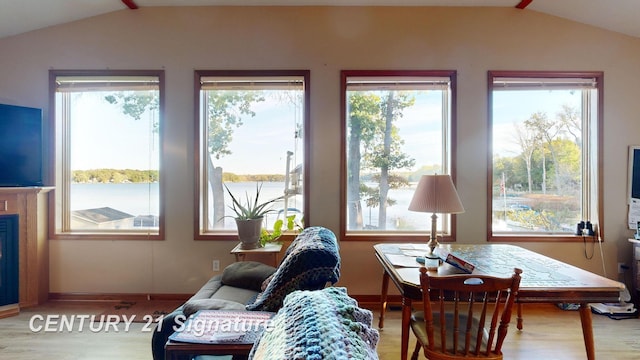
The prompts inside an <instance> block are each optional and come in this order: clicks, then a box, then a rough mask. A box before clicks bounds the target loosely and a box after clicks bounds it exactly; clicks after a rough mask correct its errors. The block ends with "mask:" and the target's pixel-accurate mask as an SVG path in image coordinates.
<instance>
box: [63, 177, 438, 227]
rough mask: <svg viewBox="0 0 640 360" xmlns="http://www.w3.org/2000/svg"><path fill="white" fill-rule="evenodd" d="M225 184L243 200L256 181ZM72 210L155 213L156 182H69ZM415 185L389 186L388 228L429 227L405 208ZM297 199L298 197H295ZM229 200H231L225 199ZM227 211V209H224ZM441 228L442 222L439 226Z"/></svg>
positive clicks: (265, 195)
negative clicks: (108, 209) (391, 200)
mask: <svg viewBox="0 0 640 360" xmlns="http://www.w3.org/2000/svg"><path fill="white" fill-rule="evenodd" d="M227 186H228V187H229V189H230V190H231V192H233V193H234V194H239V195H240V196H242V198H243V199H244V196H245V195H244V194H245V192H247V193H248V194H249V196H250V197H253V196H254V194H255V191H256V183H255V182H237V183H228V184H227ZM71 189H72V191H71V194H72V197H71V210H72V211H73V210H82V209H93V208H100V207H111V208H113V209H117V210H120V211H123V212H126V213H128V214H131V215H134V216H139V215H156V216H157V215H158V214H159V207H158V199H159V185H158V184H157V183H151V184H146V183H128V184H100V183H97V184H72V185H71ZM414 191H415V187H414V186H411V187H407V188H402V189H392V190H390V191H389V197H390V198H392V199H394V200H396V201H397V203H396V204H395V205H393V206H390V207H389V208H387V229H396V228H402V229H412V230H416V229H419V230H428V229H429V228H430V226H431V219H430V216H431V214H426V213H417V212H412V211H407V208H408V206H409V203H410V202H411V198H412V197H413V192H414ZM283 192H284V183H283V182H264V183H263V185H262V191H261V193H260V199H261V200H263V201H264V200H268V199H273V198H276V197H278V196H281V195H282V194H283ZM298 198H300V196H298ZM227 201H230V200H227ZM289 207H294V208H298V209H299V210H301V211H302V207H303V206H302V202H301V201H300V200H298V201H297V202H295V201H294V202H292V203H290V204H289ZM273 208H274V209H275V210H279V209H282V208H283V204H282V202H280V203H277V204H275V205H274V207H273ZM227 212H228V213H229V215H231V214H230V210H228V211H227ZM362 215H363V221H364V224H365V225H371V226H372V227H377V225H378V208H367V207H363V214H362ZM231 220H232V219H230V222H229V224H226V226H232V227H234V228H235V224H234V223H233V222H232V221H231ZM438 228H439V229H441V225H440V224H439V225H438Z"/></svg>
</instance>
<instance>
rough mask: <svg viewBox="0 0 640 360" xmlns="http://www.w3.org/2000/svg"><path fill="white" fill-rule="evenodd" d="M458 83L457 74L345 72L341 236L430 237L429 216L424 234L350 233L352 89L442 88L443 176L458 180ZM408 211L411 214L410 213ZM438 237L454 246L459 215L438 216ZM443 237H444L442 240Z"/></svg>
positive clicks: (359, 238)
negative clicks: (349, 127)
mask: <svg viewBox="0 0 640 360" xmlns="http://www.w3.org/2000/svg"><path fill="white" fill-rule="evenodd" d="M456 80H457V72H456V71H455V70H343V71H341V84H340V85H341V93H340V96H341V102H340V107H341V115H340V116H341V131H342V135H341V137H342V141H341V143H342V149H341V161H342V166H341V192H340V197H341V199H340V236H341V239H343V240H347V241H349V240H353V241H371V240H373V241H387V240H388V241H413V242H415V241H417V240H418V239H419V240H420V241H422V240H424V238H425V237H426V236H428V235H429V233H430V221H431V220H430V217H431V215H430V214H424V221H425V229H424V230H416V231H411V230H406V231H405V230H402V231H400V230H376V231H371V230H352V229H348V227H349V225H348V210H347V203H348V202H349V200H348V194H347V187H348V183H347V181H348V169H347V163H348V159H347V156H348V155H347V147H348V144H347V142H348V140H347V136H348V128H347V127H348V119H347V116H348V104H347V91H349V89H355V88H358V89H367V90H386V89H391V88H393V89H397V90H417V89H418V90H419V89H433V88H441V89H448V91H445V92H444V93H443V99H442V101H443V104H445V105H444V106H443V108H444V111H443V114H442V133H441V137H442V138H441V142H442V159H441V165H442V169H441V171H442V172H441V173H442V174H449V175H451V177H452V179H453V181H454V183H455V180H456V165H455V164H456V133H457V131H456V118H457V100H456V96H457V95H456V89H457V85H456ZM407 211H408V210H407ZM438 222H439V224H438V237H439V240H440V241H442V242H453V241H455V238H456V215H451V214H438ZM440 236H441V237H440Z"/></svg>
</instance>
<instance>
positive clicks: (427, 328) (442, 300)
mask: <svg viewBox="0 0 640 360" xmlns="http://www.w3.org/2000/svg"><path fill="white" fill-rule="evenodd" d="M521 273H522V270H520V269H517V268H516V269H514V274H513V276H511V277H507V278H497V277H492V276H483V275H473V274H463V275H450V276H437V277H436V276H429V275H428V273H427V269H426V268H424V267H423V268H420V285H421V287H422V296H423V308H424V309H423V311H417V312H414V313H413V315H412V317H411V329H412V331H413V333H414V334H415V335H416V337H417V338H418V341H417V343H416V348H415V350H414V352H413V356H412V357H411V359H412V360H416V359H417V358H418V356H419V354H420V348H423V350H424V354H425V356H426V358H427V359H430V360H452V359H462V358H464V359H467V360H468V359H502V350H501V349H502V344H503V342H504V339H505V337H506V335H507V328H508V326H509V322H510V321H511V312H512V310H513V306H514V301H515V298H516V295H517V293H518V288H519V287H520V274H521ZM496 327H497V328H496ZM496 330H497V333H496ZM494 344H495V345H494Z"/></svg>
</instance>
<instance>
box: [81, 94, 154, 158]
mask: <svg viewBox="0 0 640 360" xmlns="http://www.w3.org/2000/svg"><path fill="white" fill-rule="evenodd" d="M106 94H107V93H103V92H85V93H82V94H79V93H74V94H73V95H72V96H74V99H75V100H76V101H75V104H76V107H74V110H75V111H73V112H72V114H71V121H72V122H73V126H72V129H73V133H72V134H71V137H72V144H71V147H72V149H73V151H72V153H71V166H72V169H73V170H89V169H100V168H114V169H139V170H144V169H157V168H158V154H159V150H158V149H159V147H158V134H157V133H152V131H151V129H152V124H153V121H156V119H155V118H154V117H153V116H152V115H150V114H145V115H143V116H142V118H141V119H140V120H135V119H134V118H132V117H130V116H128V115H124V114H123V113H122V111H121V110H120V108H119V107H114V106H112V105H108V104H105V102H104V101H103V98H104V96H105V95H106ZM123 129H126V131H123ZM150 152H151V153H152V154H154V155H155V159H153V157H152V158H150V157H149V156H148V155H147V154H149V153H150ZM154 160H155V161H154Z"/></svg>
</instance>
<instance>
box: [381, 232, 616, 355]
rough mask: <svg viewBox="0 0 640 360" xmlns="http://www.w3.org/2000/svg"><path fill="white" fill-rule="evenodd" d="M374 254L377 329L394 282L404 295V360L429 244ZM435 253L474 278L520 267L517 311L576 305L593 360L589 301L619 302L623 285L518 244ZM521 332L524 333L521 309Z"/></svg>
mask: <svg viewBox="0 0 640 360" xmlns="http://www.w3.org/2000/svg"><path fill="white" fill-rule="evenodd" d="M374 250H375V256H376V258H377V259H378V261H379V262H380V265H382V269H383V278H382V293H381V297H380V301H381V304H380V305H381V311H380V323H379V327H380V328H382V327H383V326H384V316H385V311H386V308H387V292H388V288H389V280H391V282H393V284H394V285H395V286H396V288H397V289H398V290H399V291H400V295H401V297H402V304H401V305H402V339H401V350H400V351H401V354H400V359H402V360H406V359H407V355H408V347H409V333H410V329H409V322H410V319H411V311H412V301H422V291H421V290H420V278H419V275H420V272H419V269H418V267H420V266H422V265H421V264H419V263H417V261H416V258H417V257H420V256H419V255H420V254H425V253H426V252H427V251H428V249H427V247H426V245H425V244H408V243H382V244H376V245H374ZM437 251H441V252H443V253H445V252H447V253H448V252H450V253H453V254H455V255H456V256H458V257H460V258H462V259H464V260H465V261H467V262H469V263H471V264H473V265H474V266H475V268H474V270H473V274H482V275H491V276H500V277H508V276H511V274H513V269H514V268H516V267H517V268H520V269H522V270H523V272H522V281H521V282H520V289H519V291H518V296H517V298H516V302H517V303H518V306H519V307H521V306H522V304H526V303H553V304H558V303H562V304H578V305H579V314H580V321H581V323H582V334H583V337H584V344H585V350H586V353H587V359H589V360H594V359H595V346H594V340H593V327H592V319H591V309H590V307H589V303H610V302H618V301H619V298H620V291H621V289H622V288H623V287H624V285H623V284H621V283H620V282H618V281H614V280H611V279H608V278H605V277H603V276H600V275H597V274H594V273H591V272H589V271H586V270H583V269H580V268H578V267H575V266H572V265H569V264H567V263H564V262H562V261H558V260H555V259H553V258H551V257H548V256H545V255H541V254H538V253H536V252H534V251H531V250H527V249H525V248H522V247H520V246H516V245H510V244H477V245H476V244H454V245H452V244H440V245H439V247H438V250H437ZM454 273H460V270H458V269H456V268H455V267H453V266H451V265H449V264H447V263H442V264H441V265H439V266H437V267H436V268H435V269H434V268H431V270H429V275H430V276H446V275H451V274H454ZM518 329H522V316H521V314H520V311H518Z"/></svg>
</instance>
